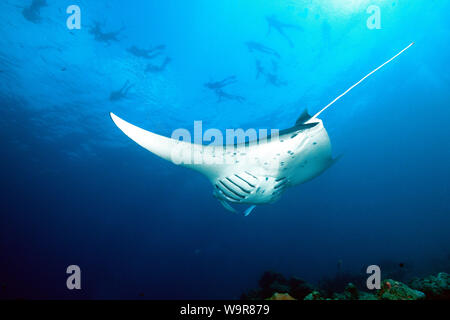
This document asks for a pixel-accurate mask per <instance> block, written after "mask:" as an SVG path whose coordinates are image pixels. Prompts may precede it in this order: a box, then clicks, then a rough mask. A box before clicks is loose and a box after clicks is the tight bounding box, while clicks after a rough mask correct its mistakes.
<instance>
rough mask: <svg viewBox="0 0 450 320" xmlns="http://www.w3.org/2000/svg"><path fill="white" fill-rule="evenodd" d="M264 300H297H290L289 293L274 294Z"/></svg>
mask: <svg viewBox="0 0 450 320" xmlns="http://www.w3.org/2000/svg"><path fill="white" fill-rule="evenodd" d="M266 300H297V299H294V298H292V297H291V296H290V295H289V293H278V292H275V293H274V294H273V296H271V297H270V298H267V299H266Z"/></svg>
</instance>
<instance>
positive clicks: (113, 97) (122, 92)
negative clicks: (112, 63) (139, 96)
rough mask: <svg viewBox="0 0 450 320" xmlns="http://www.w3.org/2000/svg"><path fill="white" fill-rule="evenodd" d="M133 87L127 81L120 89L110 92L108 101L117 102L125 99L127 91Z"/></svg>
mask: <svg viewBox="0 0 450 320" xmlns="http://www.w3.org/2000/svg"><path fill="white" fill-rule="evenodd" d="M132 87H133V85H132V84H130V81H129V80H127V81H126V82H125V84H124V85H123V87H122V88H120V89H119V90H116V91H112V92H111V94H110V96H109V100H110V101H119V100H122V99H125V98H126V97H127V94H128V91H130V89H131V88H132Z"/></svg>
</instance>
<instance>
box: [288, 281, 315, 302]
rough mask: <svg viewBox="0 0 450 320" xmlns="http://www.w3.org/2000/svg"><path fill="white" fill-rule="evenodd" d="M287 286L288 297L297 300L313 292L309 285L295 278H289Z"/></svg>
mask: <svg viewBox="0 0 450 320" xmlns="http://www.w3.org/2000/svg"><path fill="white" fill-rule="evenodd" d="M288 285H289V293H290V295H291V296H293V297H294V298H295V299H298V300H303V299H304V298H305V297H306V296H307V295H308V294H310V293H311V292H313V291H314V288H313V287H312V286H311V285H309V284H308V283H307V282H306V281H304V280H302V279H300V278H297V277H292V278H290V279H289V281H288Z"/></svg>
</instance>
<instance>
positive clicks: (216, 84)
mask: <svg viewBox="0 0 450 320" xmlns="http://www.w3.org/2000/svg"><path fill="white" fill-rule="evenodd" d="M235 82H236V76H229V77H227V78H225V79H223V80H220V81H214V82H213V81H210V82H207V83H205V87H207V88H208V89H211V90H216V89H221V88H223V87H226V86H229V85H230V84H232V83H235Z"/></svg>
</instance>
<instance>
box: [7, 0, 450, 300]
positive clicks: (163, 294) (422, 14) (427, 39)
mask: <svg viewBox="0 0 450 320" xmlns="http://www.w3.org/2000/svg"><path fill="white" fill-rule="evenodd" d="M47 2H48V7H46V8H43V9H42V10H41V16H42V21H41V22H40V23H32V22H30V21H27V20H26V19H25V18H24V17H23V15H22V13H21V11H22V9H21V7H22V6H24V5H28V4H29V3H30V1H19V0H17V1H13V0H5V1H1V3H0V137H1V158H0V178H1V179H0V285H1V288H2V289H1V291H0V297H8V298H74V297H85V298H128V299H135V298H139V297H140V296H139V295H140V294H144V297H145V298H150V299H170V298H178V299H179V298H206V299H213V298H238V297H239V295H240V294H241V293H242V292H243V291H244V290H246V289H248V288H252V287H255V286H256V285H257V280H258V278H259V276H260V275H261V273H262V272H263V271H265V270H268V269H273V270H276V271H279V272H282V273H284V274H286V275H288V276H289V275H297V276H300V277H303V278H305V279H306V280H308V281H311V282H315V281H318V280H319V279H321V278H322V277H323V276H331V275H333V274H334V273H335V272H336V264H337V261H339V260H342V263H343V268H344V269H345V270H351V271H360V270H361V269H362V268H365V267H366V266H367V265H369V264H376V263H378V262H379V261H381V260H383V259H391V260H393V261H408V263H411V264H413V265H414V266H415V272H416V273H417V275H419V274H424V273H431V272H435V271H447V272H448V271H450V270H449V264H448V260H445V259H447V257H448V254H449V253H450V234H449V226H450V205H449V196H450V182H449V181H450V169H449V160H450V129H449V120H450V93H449V85H450V76H449V61H450V54H449V52H450V50H449V43H450V42H449V34H450V23H449V21H448V19H447V16H448V12H449V10H450V4H449V2H448V1H406V0H403V1H402V0H391V1H375V0H373V1H365V0H353V1H337V0H334V1H306V0H305V1H275V0H274V1H260V0H246V1H236V0H215V1H207V0H203V1H200V0H199V1H181V0H171V1H144V0H140V1H131V2H130V1H121V0H114V1H111V0H108V1H87V0H84V1H78V0H73V1H56V0H47ZM70 4H78V5H79V6H80V7H81V9H82V29H81V30H73V31H69V30H67V28H66V26H65V20H66V18H67V14H66V13H65V9H66V7H67V6H68V5H70ZM370 4H378V5H379V6H380V8H381V18H382V21H381V23H382V29H381V30H369V29H368V28H367V27H366V20H367V18H368V17H369V14H368V13H366V9H367V7H368V6H369V5H370ZM269 14H276V15H277V17H278V18H279V19H280V20H282V21H285V22H288V23H293V24H297V25H299V26H301V27H302V28H303V30H302V31H298V30H287V33H288V34H289V36H290V37H291V39H292V41H293V42H294V43H295V47H294V48H290V47H289V45H288V43H287V41H286V40H285V39H284V38H282V37H280V35H279V34H277V33H276V32H275V31H272V32H271V33H270V34H269V35H267V24H266V21H265V16H266V15H269ZM94 21H100V22H102V23H103V24H104V30H105V31H114V30H118V29H120V28H122V27H125V29H124V31H123V32H122V33H121V34H120V36H119V38H120V42H114V43H111V44H110V45H106V44H103V43H99V42H96V41H95V40H94V38H93V36H92V35H91V34H89V32H88V31H89V27H90V26H91V25H92V24H93V22H94ZM249 40H253V41H259V42H262V43H264V44H265V45H267V46H270V47H272V48H275V49H276V50H277V51H278V52H280V54H281V56H282V58H281V60H280V66H279V68H280V70H279V75H280V77H281V78H282V79H283V80H286V81H287V82H288V85H287V86H285V87H280V88H276V87H273V86H271V85H269V84H266V83H265V81H264V80H261V79H259V80H256V79H255V62H254V56H255V55H253V54H251V53H249V52H248V51H247V49H246V47H245V46H244V42H245V41H249ZM412 41H415V42H416V44H415V45H414V46H413V47H412V48H411V49H410V50H408V51H407V52H406V53H405V54H403V55H402V56H400V57H399V58H398V59H397V60H395V62H393V63H392V64H389V65H388V66H387V67H385V68H383V69H382V70H381V71H379V72H378V73H376V74H375V75H374V76H373V77H371V78H370V79H369V80H368V81H367V82H364V83H363V84H362V85H361V86H359V87H357V88H356V89H355V90H353V91H352V92H351V94H349V95H347V96H346V97H345V98H343V99H342V100H341V101H339V102H338V103H336V104H335V105H334V106H333V107H332V108H331V109H329V110H327V111H326V112H325V113H324V114H323V115H322V117H321V118H322V119H323V120H324V124H325V126H326V127H327V129H328V132H329V134H330V138H331V140H332V143H333V150H334V154H335V155H339V154H343V158H342V159H341V160H340V161H339V162H338V163H337V164H336V165H335V166H333V167H332V168H331V169H330V170H328V171H327V172H326V173H325V174H323V175H322V176H320V177H319V178H317V179H315V180H313V181H311V182H309V183H307V184H305V185H302V186H299V187H296V188H294V189H290V190H288V191H287V192H286V193H285V194H284V196H283V197H282V199H281V200H280V201H279V202H277V203H275V204H273V205H267V206H261V207H258V208H257V209H256V210H255V212H254V213H253V214H252V215H251V216H249V217H247V218H245V217H242V216H239V215H233V214H231V213H229V212H227V211H225V209H223V208H222V206H221V205H220V204H219V203H218V202H217V201H216V200H215V199H214V198H213V197H212V187H211V185H210V184H209V183H208V182H207V180H206V179H204V178H203V177H202V176H200V175H198V174H197V173H195V172H191V171H189V170H186V169H183V168H180V167H176V166H174V165H172V164H170V163H166V162H164V161H163V160H161V159H158V158H156V157H155V156H154V155H152V154H150V153H149V152H147V151H146V150H144V149H142V148H139V147H138V146H137V145H136V144H134V143H133V142H132V141H130V140H129V139H128V138H127V137H126V136H124V135H123V134H122V133H121V132H120V131H119V130H118V129H117V128H116V127H115V126H114V124H113V123H112V121H111V120H110V118H109V116H108V113H109V112H110V111H113V112H115V113H116V114H118V115H119V116H121V117H123V118H124V119H126V120H128V121H130V122H132V123H135V124H137V125H139V126H141V127H144V128H146V129H148V130H151V131H154V132H157V133H159V134H164V135H170V134H171V132H172V130H174V129H176V128H180V127H182V128H188V129H192V127H193V122H194V120H202V121H203V126H204V127H205V128H219V129H222V130H223V129H226V128H239V127H243V128H250V127H256V128H259V127H269V128H285V127H288V126H290V125H292V124H293V122H295V119H296V117H297V116H298V115H299V114H300V113H301V111H303V109H304V108H306V107H307V108H308V109H309V110H310V111H311V112H312V113H313V112H316V111H318V110H320V108H321V107H323V106H324V105H326V104H327V103H328V102H329V101H331V100H332V99H334V98H335V97H336V96H337V95H339V94H340V93H342V92H343V91H344V90H345V89H347V88H348V87H349V86H350V85H352V84H353V83H354V82H356V81H357V80H359V79H360V78H361V77H362V76H363V75H365V74H366V73H367V72H369V71H370V70H372V69H373V68H375V67H376V66H378V65H379V64H381V63H382V62H384V61H385V60H387V59H388V58H390V57H391V56H393V55H394V54H395V53H397V52H398V51H400V50H401V49H403V48H404V47H405V46H406V45H408V44H409V43H410V42H412ZM158 44H165V45H166V46H167V52H168V55H169V56H170V57H171V58H172V59H173V61H172V62H171V64H169V66H168V68H167V70H165V71H164V72H163V73H161V74H148V73H145V72H144V70H145V67H146V62H145V61H144V60H143V59H139V58H137V57H134V56H132V55H130V53H128V52H127V51H126V49H127V48H129V47H130V46H131V45H136V46H138V47H149V46H152V45H158ZM259 57H260V58H261V59H265V57H264V56H263V55H259ZM266 59H267V58H266ZM229 75H236V76H237V78H238V83H237V84H235V85H233V86H230V87H229V88H227V90H228V91H229V92H230V93H233V94H239V95H242V96H245V97H246V99H247V100H246V101H245V102H244V103H242V104H240V103H237V102H233V101H231V102H222V103H220V104H219V103H217V101H216V97H215V96H214V94H213V93H212V92H210V91H208V90H207V89H206V88H204V86H203V83H204V82H206V81H208V80H210V79H213V80H219V79H222V78H224V77H226V76H229ZM126 80H129V81H130V82H131V83H133V84H134V87H133V88H132V89H131V90H130V94H129V97H128V99H125V100H121V101H117V102H115V103H114V102H111V101H110V100H109V95H110V92H111V91H113V90H117V89H119V88H120V87H121V86H122V85H123V84H124V83H125V81H126ZM446 261H447V262H446ZM70 264H77V265H79V266H80V267H81V269H82V276H83V283H82V286H83V290H82V292H81V293H80V292H78V293H74V292H69V291H68V290H67V289H66V287H65V280H66V274H65V269H66V267H67V266H68V265H70Z"/></svg>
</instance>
